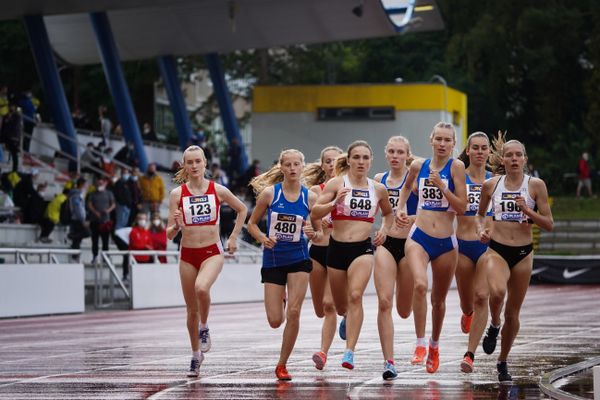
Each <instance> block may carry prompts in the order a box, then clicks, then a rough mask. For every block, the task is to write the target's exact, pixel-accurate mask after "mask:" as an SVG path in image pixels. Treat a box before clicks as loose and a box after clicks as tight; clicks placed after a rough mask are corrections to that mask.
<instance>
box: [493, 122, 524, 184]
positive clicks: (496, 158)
mask: <svg viewBox="0 0 600 400" xmlns="http://www.w3.org/2000/svg"><path fill="white" fill-rule="evenodd" d="M492 144H493V147H492V151H491V154H490V166H491V167H492V172H493V173H494V174H495V175H504V174H506V168H504V163H503V162H502V158H503V157H504V148H505V147H506V146H507V145H509V144H519V145H521V147H522V148H523V155H524V156H525V157H527V151H526V150H525V145H524V144H523V143H521V142H519V141H518V140H516V139H511V140H509V141H506V132H502V131H498V135H497V136H496V137H495V138H494V139H493V140H492ZM525 168H527V164H524V165H523V170H525Z"/></svg>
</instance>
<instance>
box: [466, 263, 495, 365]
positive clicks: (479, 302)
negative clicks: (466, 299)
mask: <svg viewBox="0 0 600 400" xmlns="http://www.w3.org/2000/svg"><path fill="white" fill-rule="evenodd" d="M487 258H488V257H487V253H484V254H483V255H482V256H481V257H479V260H477V266H476V267H475V277H474V280H473V292H474V293H475V294H474V297H473V312H474V315H473V321H472V322H471V331H470V332H469V345H468V347H467V351H470V352H471V353H473V354H475V351H476V350H477V346H478V345H479V342H480V341H481V336H483V331H484V330H485V327H486V325H487V320H488V302H489V297H490V294H489V289H488V278H487V275H488V273H487V271H488V268H489V264H488V262H487Z"/></svg>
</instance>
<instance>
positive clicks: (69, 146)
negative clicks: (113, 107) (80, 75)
mask: <svg viewBox="0 0 600 400" xmlns="http://www.w3.org/2000/svg"><path fill="white" fill-rule="evenodd" d="M23 20H24V22H25V30H26V31H27V36H28V38H29V45H30V46H31V50H32V53H33V58H34V60H35V65H36V68H37V71H38V75H39V77H40V81H41V83H42V87H43V88H44V94H45V97H46V101H47V103H48V107H49V108H50V112H51V113H52V117H53V118H54V125H55V126H56V129H57V130H58V131H59V132H61V133H62V134H64V135H66V136H67V137H69V138H71V139H72V140H69V139H67V138H64V137H61V136H58V141H59V143H60V149H61V150H62V151H64V152H65V153H68V154H70V155H72V156H73V157H77V133H76V132H75V127H74V126H73V119H72V118H71V111H70V109H69V104H68V103H67V97H66V96H65V90H64V88H63V85H62V82H61V80H60V75H59V74H58V69H57V68H56V63H55V61H54V55H53V53H52V47H51V46H50V40H49V39H48V32H47V31H46V25H45V24H44V18H43V17H42V16H41V15H30V16H26V17H24V18H23ZM74 166H75V164H74V163H73V162H72V163H71V165H70V168H73V167H74Z"/></svg>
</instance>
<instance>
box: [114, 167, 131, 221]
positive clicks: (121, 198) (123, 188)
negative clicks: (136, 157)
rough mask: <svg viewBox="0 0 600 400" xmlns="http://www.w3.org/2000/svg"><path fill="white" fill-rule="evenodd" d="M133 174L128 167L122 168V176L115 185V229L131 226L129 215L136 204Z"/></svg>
mask: <svg viewBox="0 0 600 400" xmlns="http://www.w3.org/2000/svg"><path fill="white" fill-rule="evenodd" d="M130 178H131V174H130V173H129V170H128V169H127V168H121V177H120V178H119V180H118V181H117V182H115V184H114V186H113V193H114V195H115V202H116V203H117V206H116V210H115V229H121V228H124V227H126V226H129V215H130V214H131V208H132V207H133V206H134V203H133V193H132V191H131V183H130V182H131V179H130Z"/></svg>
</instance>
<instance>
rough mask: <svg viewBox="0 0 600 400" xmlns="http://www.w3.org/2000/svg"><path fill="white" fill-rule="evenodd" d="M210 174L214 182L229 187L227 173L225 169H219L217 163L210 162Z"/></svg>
mask: <svg viewBox="0 0 600 400" xmlns="http://www.w3.org/2000/svg"><path fill="white" fill-rule="evenodd" d="M210 176H211V179H212V180H213V181H215V182H216V183H218V184H220V185H223V186H225V187H229V179H227V174H226V173H225V171H223V170H222V169H221V166H220V165H219V163H216V162H215V163H212V164H211V166H210Z"/></svg>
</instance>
